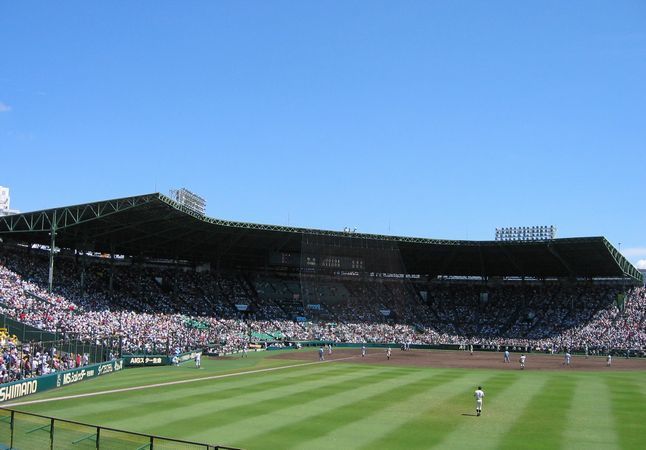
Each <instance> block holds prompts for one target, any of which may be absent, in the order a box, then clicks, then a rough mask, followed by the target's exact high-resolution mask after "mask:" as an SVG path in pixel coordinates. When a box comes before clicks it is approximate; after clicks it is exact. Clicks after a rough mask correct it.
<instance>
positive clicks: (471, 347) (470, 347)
mask: <svg viewBox="0 0 646 450" xmlns="http://www.w3.org/2000/svg"><path fill="white" fill-rule="evenodd" d="M469 354H470V355H471V356H473V344H469Z"/></svg>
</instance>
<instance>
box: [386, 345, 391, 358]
mask: <svg viewBox="0 0 646 450" xmlns="http://www.w3.org/2000/svg"><path fill="white" fill-rule="evenodd" d="M386 358H388V359H390V347H388V350H386Z"/></svg>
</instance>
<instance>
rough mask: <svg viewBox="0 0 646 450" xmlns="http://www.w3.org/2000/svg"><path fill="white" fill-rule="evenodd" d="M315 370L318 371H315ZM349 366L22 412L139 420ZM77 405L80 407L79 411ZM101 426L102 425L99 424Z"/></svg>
mask: <svg viewBox="0 0 646 450" xmlns="http://www.w3.org/2000/svg"><path fill="white" fill-rule="evenodd" d="M317 369H318V370H317ZM358 370H359V369H358V368H354V367H353V366H350V365H348V366H340V365H326V366H324V367H316V368H314V367H312V366H308V367H304V368H295V369H294V371H290V372H288V373H276V372H273V373H263V374H257V375H245V376H241V377H233V378H223V379H216V380H204V381H196V382H195V383H192V384H186V385H173V386H168V387H165V386H162V387H158V388H151V389H146V390H141V391H128V392H116V393H112V394H106V395H104V396H101V401H97V399H95V398H92V397H89V398H86V399H84V398H76V399H66V400H59V401H56V402H51V403H43V404H35V405H26V406H24V407H22V408H20V409H22V410H37V411H39V412H41V413H42V412H51V413H52V414H53V415H57V417H65V418H69V419H75V418H76V419H78V418H81V417H82V418H84V420H87V418H88V417H91V418H92V420H95V421H96V420H99V421H101V420H106V421H110V420H111V419H113V418H115V417H118V416H119V414H118V411H119V410H122V409H123V408H124V406H125V407H127V408H128V413H129V415H130V416H137V417H141V415H145V414H147V413H148V412H151V413H153V414H154V412H155V411H156V408H157V407H163V408H177V407H180V406H182V405H185V404H187V405H188V404H195V403H196V402H198V403H199V402H200V401H202V400H204V399H205V398H206V397H208V396H210V395H217V396H218V398H223V399H224V398H230V397H237V396H240V395H244V394H245V393H247V394H253V392H257V391H265V390H270V389H279V388H281V387H284V386H288V385H291V384H294V383H295V382H304V381H307V380H308V379H315V380H318V379H319V377H320V374H321V373H326V374H330V375H331V376H332V375H335V374H341V375H343V374H347V373H352V372H354V371H358ZM79 404H82V405H83V408H82V411H80V410H79V407H78V406H79ZM99 423H104V422H99ZM105 423H106V424H107V422H105Z"/></svg>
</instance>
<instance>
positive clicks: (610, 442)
mask: <svg viewBox="0 0 646 450" xmlns="http://www.w3.org/2000/svg"><path fill="white" fill-rule="evenodd" d="M611 404H612V400H611V398H610V392H609V390H608V386H607V385H606V382H605V380H604V377H603V375H594V376H581V377H577V384H576V390H575V393H574V399H573V401H572V405H571V407H570V411H569V414H568V427H567V428H566V429H565V432H564V433H563V448H565V449H573V450H575V449H581V450H587V449H591V448H594V449H600V450H601V449H615V448H617V446H618V443H619V441H618V436H617V431H616V424H615V420H614V417H613V416H612V414H608V412H609V411H611V408H612V405H611Z"/></svg>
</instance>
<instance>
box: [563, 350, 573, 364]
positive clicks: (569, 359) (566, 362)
mask: <svg viewBox="0 0 646 450" xmlns="http://www.w3.org/2000/svg"><path fill="white" fill-rule="evenodd" d="M571 361H572V355H570V352H565V360H564V361H563V364H564V365H566V366H569V365H570V362H571Z"/></svg>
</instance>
